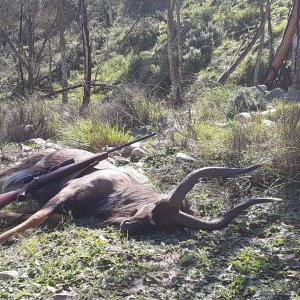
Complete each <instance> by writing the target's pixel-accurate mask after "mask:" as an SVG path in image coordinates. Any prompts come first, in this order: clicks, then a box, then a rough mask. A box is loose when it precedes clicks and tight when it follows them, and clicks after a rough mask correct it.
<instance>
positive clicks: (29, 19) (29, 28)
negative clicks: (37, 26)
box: [26, 0, 35, 94]
mask: <svg viewBox="0 0 300 300" xmlns="http://www.w3.org/2000/svg"><path fill="white" fill-rule="evenodd" d="M31 5H32V4H31V1H30V0H27V1H26V34H27V44H28V60H29V64H28V66H29V70H28V89H29V93H30V94H32V93H33V89H34V72H35V66H34V21H33V12H32V7H31Z"/></svg>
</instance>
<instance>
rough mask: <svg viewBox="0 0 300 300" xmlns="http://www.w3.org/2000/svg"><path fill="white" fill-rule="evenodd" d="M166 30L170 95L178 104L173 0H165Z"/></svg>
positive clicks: (178, 86)
mask: <svg viewBox="0 0 300 300" xmlns="http://www.w3.org/2000/svg"><path fill="white" fill-rule="evenodd" d="M167 1H168V6H167V32H168V59H169V69H170V77H171V97H172V100H173V102H174V104H175V105H176V106H179V104H180V93H179V88H180V84H179V74H178V69H177V65H176V55H175V49H176V34H175V30H176V24H175V21H174V14H173V13H174V0H167Z"/></svg>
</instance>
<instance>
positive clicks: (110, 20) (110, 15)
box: [106, 0, 114, 26]
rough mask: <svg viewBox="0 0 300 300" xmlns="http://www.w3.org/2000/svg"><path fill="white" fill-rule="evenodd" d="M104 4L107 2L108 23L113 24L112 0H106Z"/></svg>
mask: <svg viewBox="0 0 300 300" xmlns="http://www.w3.org/2000/svg"><path fill="white" fill-rule="evenodd" d="M106 4H107V14H108V25H109V26H113V24H114V15H113V10H112V0H106Z"/></svg>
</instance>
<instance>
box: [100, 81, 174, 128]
mask: <svg viewBox="0 0 300 300" xmlns="http://www.w3.org/2000/svg"><path fill="white" fill-rule="evenodd" d="M103 115H105V117H106V118H107V120H108V121H109V122H110V123H111V124H114V123H116V122H117V123H118V124H119V125H121V126H125V127H126V128H134V127H148V128H149V129H151V130H157V129H159V128H162V127H165V126H166V125H167V120H168V116H169V110H168V108H167V106H166V105H165V103H164V102H162V101H156V100H155V99H153V98H148V96H147V93H146V91H145V90H143V89H141V88H140V87H139V86H135V85H127V86H122V87H121V88H120V90H119V91H118V92H117V93H116V94H115V95H114V96H113V98H112V99H111V101H110V102H109V103H106V108H105V112H104V113H103Z"/></svg>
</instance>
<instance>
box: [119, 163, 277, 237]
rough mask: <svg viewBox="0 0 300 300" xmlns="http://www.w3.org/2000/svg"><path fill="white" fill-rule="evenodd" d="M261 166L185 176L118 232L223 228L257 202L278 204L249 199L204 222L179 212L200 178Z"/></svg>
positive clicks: (266, 199)
mask: <svg viewBox="0 0 300 300" xmlns="http://www.w3.org/2000/svg"><path fill="white" fill-rule="evenodd" d="M264 164H265V162H262V163H258V164H256V165H253V166H250V167H248V168H222V167H209V168H202V169H198V170H196V171H194V172H192V173H190V174H189V175H187V176H186V177H185V178H184V179H183V180H182V181H181V183H180V184H179V185H178V186H177V187H176V188H175V189H174V190H173V191H172V192H170V193H169V194H168V195H166V197H165V198H163V199H160V200H158V201H156V202H153V203H149V204H147V205H144V206H143V207H142V208H140V209H139V210H138V211H137V212H136V214H135V215H133V216H132V217H130V218H127V219H125V220H124V221H123V222H122V223H121V230H122V231H123V232H128V233H131V234H135V233H139V232H142V231H145V230H151V229H154V228H155V227H163V228H167V227H187V228H190V229H195V230H205V231H212V230H218V229H222V228H224V227H226V226H227V225H228V224H229V223H230V222H231V221H232V220H233V219H234V218H236V217H237V216H238V215H240V214H241V213H242V212H243V211H244V210H245V209H247V208H249V207H250V206H252V205H255V204H259V203H267V202H277V201H281V199H279V198H271V197H262V198H252V199H248V200H246V201H245V202H243V203H241V204H239V205H238V206H236V207H234V208H233V209H232V210H230V211H228V212H227V213H226V214H225V215H223V216H222V217H219V218H217V219H214V220H211V221H205V220H200V219H198V218H196V217H194V216H193V215H191V214H189V213H186V212H184V211H182V210H181V209H180V208H181V205H182V203H183V201H184V200H185V197H186V195H187V194H188V192H189V191H191V190H192V188H193V187H194V186H195V184H196V183H197V182H198V180H199V179H200V178H202V177H216V176H223V177H228V176H235V175H240V174H245V173H248V172H251V171H254V170H256V169H257V168H259V167H261V166H262V165H264Z"/></svg>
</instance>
